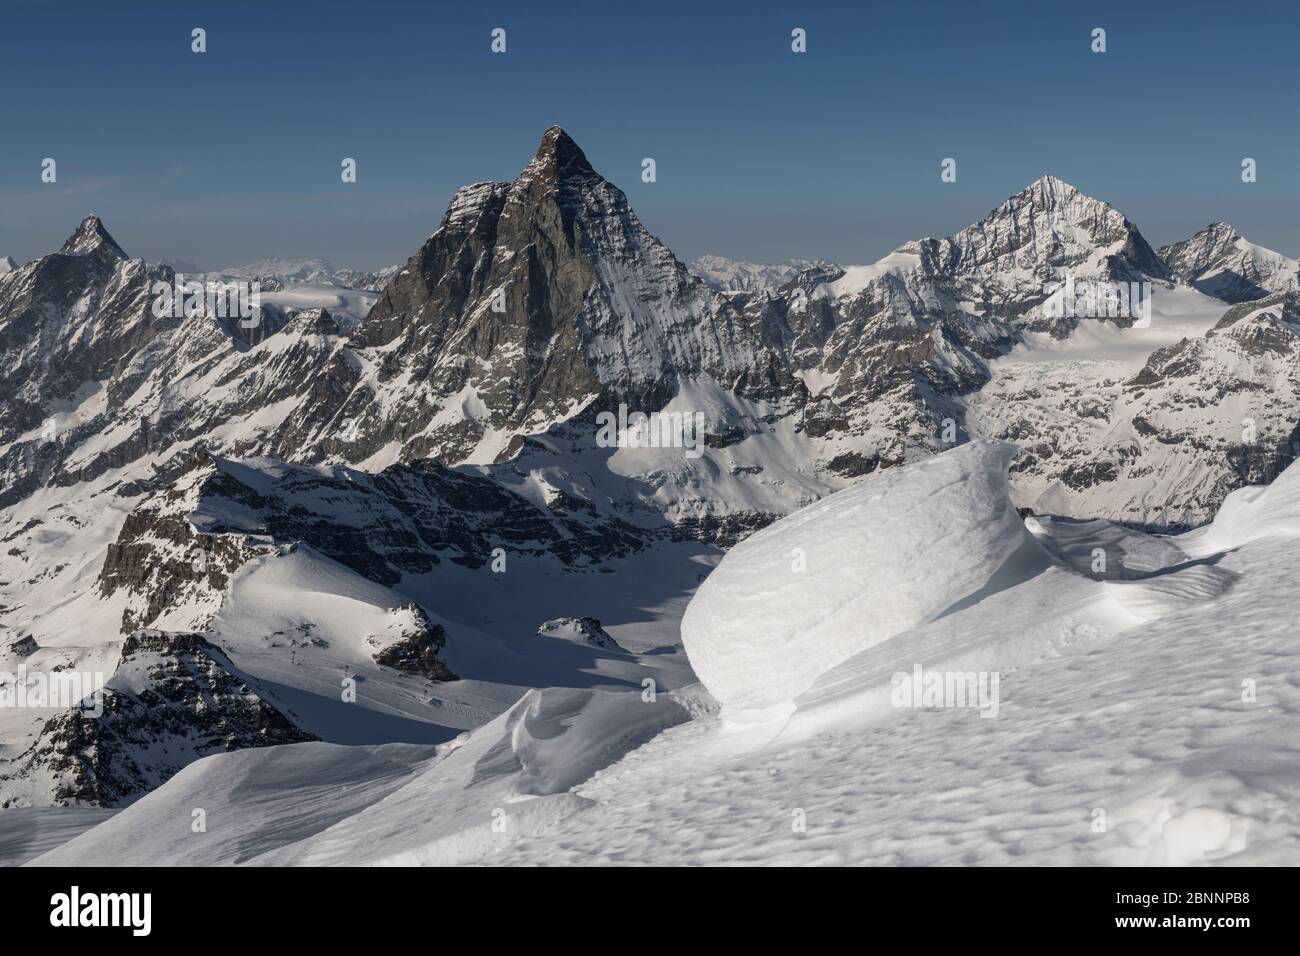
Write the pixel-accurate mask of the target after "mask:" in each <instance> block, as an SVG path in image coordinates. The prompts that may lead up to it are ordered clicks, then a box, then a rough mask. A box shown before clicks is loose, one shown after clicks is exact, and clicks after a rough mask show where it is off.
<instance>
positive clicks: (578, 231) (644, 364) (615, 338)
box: [354, 127, 794, 461]
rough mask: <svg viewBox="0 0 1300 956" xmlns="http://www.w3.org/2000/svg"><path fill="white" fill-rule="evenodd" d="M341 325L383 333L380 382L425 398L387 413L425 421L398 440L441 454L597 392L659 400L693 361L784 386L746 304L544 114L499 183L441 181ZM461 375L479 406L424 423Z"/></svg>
mask: <svg viewBox="0 0 1300 956" xmlns="http://www.w3.org/2000/svg"><path fill="white" fill-rule="evenodd" d="M354 341H355V343H356V344H357V345H360V346H363V347H371V348H374V347H385V348H386V350H387V352H386V354H387V355H389V356H391V358H389V359H388V360H386V361H385V363H384V365H383V366H382V368H381V370H380V382H381V383H389V382H396V381H399V380H401V381H416V380H418V381H420V382H422V383H423V384H424V387H425V388H426V389H427V393H428V399H427V405H428V410H427V411H421V410H420V409H419V407H418V405H417V404H416V403H414V402H412V403H407V407H408V411H407V415H408V416H409V418H408V420H407V421H406V422H404V423H403V426H402V427H403V428H404V430H405V432H406V433H408V434H409V433H411V432H414V431H422V432H425V434H426V437H425V438H424V439H423V440H422V441H420V442H418V443H416V444H415V445H413V446H412V453H413V454H431V455H436V456H438V457H440V458H443V459H444V460H449V461H456V460H459V459H460V458H462V457H464V456H465V455H466V454H468V453H469V452H470V451H471V450H472V449H473V448H474V447H475V446H476V445H477V444H478V442H479V440H480V439H481V438H482V437H483V433H484V430H485V427H491V428H493V429H498V430H522V429H525V428H526V426H527V425H528V424H529V423H530V422H531V423H540V422H546V421H553V420H557V419H560V418H563V417H566V416H567V415H568V414H571V413H572V410H573V409H574V408H575V407H577V406H580V405H581V404H583V403H584V402H588V401H590V400H592V399H595V398H597V397H605V398H608V399H612V400H614V401H625V402H627V403H628V404H629V405H631V406H632V407H633V408H647V409H649V408H659V407H661V406H662V405H663V404H664V403H665V402H666V401H667V400H668V399H669V398H670V397H671V396H672V395H673V394H674V392H675V391H676V387H677V385H678V383H679V382H680V381H681V380H683V379H684V378H688V377H692V376H697V375H701V374H707V375H710V376H713V377H714V378H715V379H716V380H718V381H723V382H727V383H735V387H736V391H738V392H740V393H742V394H746V395H751V396H765V397H772V396H779V395H781V394H783V393H785V392H788V391H789V390H790V389H792V388H793V387H794V382H793V380H792V379H791V378H790V377H789V375H788V374H785V373H784V372H783V370H782V368H781V365H780V363H779V362H777V361H776V360H775V358H774V356H773V355H771V354H770V352H769V350H768V349H767V348H766V347H765V346H764V345H763V343H762V342H761V341H760V337H759V335H758V334H757V332H756V330H755V329H754V328H752V327H751V324H750V323H749V322H748V321H747V320H746V317H745V316H744V315H742V314H741V313H740V312H738V311H737V310H736V309H734V308H732V306H731V305H730V303H729V302H728V300H727V299H726V298H725V297H723V296H720V295H717V294H716V293H714V292H712V291H711V290H709V289H708V288H706V287H705V286H704V285H703V284H702V283H701V282H700V281H699V280H698V279H696V278H695V277H694V276H692V275H690V273H689V272H688V271H687V270H686V268H685V267H684V266H683V265H682V264H681V263H680V262H678V261H677V260H676V259H675V258H674V257H673V255H672V253H671V252H669V251H668V250H667V248H665V247H664V246H663V245H662V244H661V243H660V242H659V241H658V240H656V239H655V238H654V237H653V236H651V235H650V234H649V233H648V232H646V230H645V229H644V228H643V227H642V226H641V224H640V222H639V221H638V220H637V218H636V215H635V213H633V212H632V210H631V208H630V207H629V205H628V202H627V197H626V196H625V195H624V194H623V193H622V191H620V190H619V189H617V188H616V187H614V186H613V185H611V184H610V183H609V182H607V181H606V180H605V179H604V178H602V177H601V176H600V175H599V174H598V173H597V172H596V171H595V170H594V169H592V167H591V164H590V163H588V162H587V158H586V156H584V155H583V153H582V150H580V149H579V148H578V146H577V144H576V143H574V142H573V140H572V139H571V138H569V136H568V135H567V134H566V133H565V132H564V131H563V130H561V129H559V128H558V127H554V128H552V129H550V130H548V131H547V133H546V135H545V136H544V137H543V139H542V143H541V146H540V147H539V149H538V151H537V155H536V156H535V157H534V159H533V161H532V162H531V163H529V164H528V166H527V167H526V168H525V169H524V171H523V172H522V173H521V174H520V176H519V178H518V179H517V180H515V182H514V183H510V184H506V183H477V184H475V185H473V186H468V187H466V188H464V189H462V190H460V191H459V192H458V193H457V194H456V196H455V198H454V199H453V200H452V203H451V206H450V207H449V209H448V210H447V214H446V216H445V217H444V218H443V221H442V226H441V228H439V230H438V231H437V232H436V233H435V234H434V235H433V236H432V237H431V238H430V239H429V241H428V242H426V243H425V245H424V247H423V248H422V249H421V250H420V251H419V252H418V253H417V254H416V255H415V256H414V257H413V258H412V259H411V260H410V262H408V263H407V265H406V267H405V269H404V270H402V272H401V273H400V274H399V275H397V276H396V277H394V278H393V280H392V281H391V282H390V284H389V285H388V286H387V288H386V289H385V292H384V295H383V297H382V298H381V299H380V301H379V302H378V303H377V304H376V305H375V307H374V308H373V309H372V310H371V312H370V315H369V316H367V318H366V321H365V322H364V323H362V325H361V326H360V327H359V328H358V329H357V331H356V333H355V334H354ZM466 390H470V391H472V392H473V393H474V394H475V395H477V396H478V398H479V399H480V400H481V401H482V402H483V403H484V404H485V405H486V406H487V408H488V410H489V411H488V415H487V417H486V419H484V420H480V421H469V420H460V421H457V422H455V423H453V424H450V425H448V426H446V427H442V428H438V429H435V430H434V431H433V432H427V431H426V428H427V425H428V423H429V422H430V421H431V420H432V419H433V418H434V416H435V409H436V408H437V407H440V406H441V405H442V404H443V403H445V401H447V400H449V399H450V398H451V397H452V396H455V395H459V394H462V393H464V392H465V391H466ZM374 425H375V428H377V429H378V430H379V431H380V433H382V434H397V431H396V430H395V426H394V424H393V423H391V422H390V423H387V424H381V423H379V422H375V423H374Z"/></svg>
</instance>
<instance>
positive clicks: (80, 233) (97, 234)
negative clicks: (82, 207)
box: [59, 215, 130, 259]
mask: <svg viewBox="0 0 1300 956" xmlns="http://www.w3.org/2000/svg"><path fill="white" fill-rule="evenodd" d="M100 249H104V250H106V251H108V252H109V253H111V254H112V255H114V256H116V257H117V258H119V259H127V258H130V257H129V256H127V254H126V253H125V252H124V251H123V250H122V247H121V246H119V245H118V244H117V242H116V241H115V240H114V239H113V237H112V236H110V235H109V234H108V230H107V229H105V228H104V223H103V222H102V221H101V220H100V218H99V217H98V216H93V215H92V216H87V217H86V218H85V219H83V220H81V225H79V226H78V227H77V230H76V232H74V233H73V234H72V235H70V236H69V237H68V239H67V241H66V242H64V243H63V248H62V249H60V250H59V251H60V252H64V253H67V254H69V255H76V256H80V255H85V254H86V253H90V252H97V251H99V250H100Z"/></svg>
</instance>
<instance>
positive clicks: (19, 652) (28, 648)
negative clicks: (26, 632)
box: [7, 636, 39, 657]
mask: <svg viewBox="0 0 1300 956" xmlns="http://www.w3.org/2000/svg"><path fill="white" fill-rule="evenodd" d="M37 650H39V648H38V647H37V645H36V638H34V637H31V636H28V637H20V638H19V639H18V640H16V641H14V642H13V643H12V644H10V645H9V647H8V648H7V651H8V653H10V654H12V655H13V656H14V657H31V656H32V655H33V654H35V653H36V651H37Z"/></svg>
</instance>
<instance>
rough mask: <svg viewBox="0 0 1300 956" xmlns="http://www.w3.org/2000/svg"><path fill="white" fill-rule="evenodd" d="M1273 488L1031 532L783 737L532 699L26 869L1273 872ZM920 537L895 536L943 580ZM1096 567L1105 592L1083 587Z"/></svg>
mask: <svg viewBox="0 0 1300 956" xmlns="http://www.w3.org/2000/svg"><path fill="white" fill-rule="evenodd" d="M985 455H986V459H985V463H986V464H991V463H992V462H993V461H996V460H997V455H996V453H994V452H986V453H985ZM945 457H948V456H942V457H941V458H939V459H936V461H938V462H940V463H942V462H943V458H945ZM955 460H957V459H955ZM967 464H968V465H969V464H970V462H968V463H967ZM939 470H942V467H940V469H939ZM968 470H971V469H968ZM900 473H901V472H900ZM907 474H909V475H911V476H912V479H913V480H915V481H916V483H917V484H918V485H919V486H921V487H923V488H928V489H931V490H933V489H935V487H936V486H940V485H941V483H940V482H935V481H934V480H933V475H930V476H927V475H926V474H925V472H924V471H916V470H913V469H909V470H908V472H907ZM1297 475H1300V469H1296V468H1292V469H1291V470H1290V471H1289V472H1288V473H1287V474H1286V475H1284V476H1283V478H1282V479H1281V480H1280V481H1279V483H1278V484H1277V486H1276V490H1275V491H1274V490H1273V489H1270V491H1273V493H1272V494H1269V493H1268V492H1259V491H1254V492H1251V493H1239V494H1238V495H1237V496H1234V498H1233V499H1232V501H1234V502H1237V504H1234V505H1233V506H1232V507H1225V510H1224V513H1223V515H1222V516H1221V518H1220V520H1219V521H1216V525H1215V526H1213V527H1211V528H1210V529H1209V531H1207V532H1203V533H1197V534H1193V535H1188V536H1184V537H1181V538H1175V539H1159V538H1154V537H1151V536H1149V535H1148V536H1144V535H1141V534H1133V533H1127V532H1124V531H1123V530H1122V529H1117V528H1115V527H1114V526H1112V525H1109V524H1108V523H1106V522H1102V521H1096V522H1087V523H1076V522H1050V521H1049V522H1043V521H1035V522H1034V523H1033V526H1032V533H1033V535H1034V537H1035V539H1036V540H1037V542H1038V545H1041V549H1040V550H1041V553H1042V554H1043V555H1045V556H1046V558H1047V559H1046V560H1042V561H1035V562H1029V563H1026V564H1021V565H1018V566H1017V568H1016V569H1015V570H1016V572H1017V573H1014V574H1000V575H995V577H994V579H993V580H991V581H989V582H988V583H987V584H986V585H985V586H984V587H982V588H980V589H979V590H978V591H976V592H975V593H973V594H971V595H969V596H968V598H967V599H966V600H963V601H958V602H957V603H956V604H955V605H953V606H951V607H950V608H949V609H948V611H947V613H944V614H942V615H940V616H938V617H928V618H925V619H922V620H919V621H917V622H916V623H915V625H914V626H911V627H908V628H905V629H904V630H902V631H901V632H899V633H896V634H894V635H893V636H892V637H890V638H889V639H887V640H883V641H879V642H877V643H874V644H871V645H870V646H865V647H864V648H863V649H860V650H858V651H857V652H856V653H850V654H849V655H847V656H845V657H844V658H843V659H842V660H840V661H839V662H838V663H836V664H835V665H834V666H831V667H830V668H829V669H827V670H825V671H823V672H822V673H820V675H818V676H817V677H816V679H815V680H813V681H812V682H811V685H810V686H808V687H807V688H806V689H804V690H802V692H801V693H799V694H798V696H797V697H795V699H794V702H793V707H792V708H791V712H790V713H789V715H788V719H785V720H780V721H774V722H769V723H766V724H752V723H751V724H746V725H737V724H735V723H733V722H731V721H729V720H726V719H724V718H723V717H720V716H718V715H717V713H716V707H715V706H714V705H712V704H711V702H710V700H709V697H708V695H707V694H706V693H704V692H703V690H702V689H697V690H696V691H694V692H692V691H690V690H684V691H679V692H676V693H675V694H673V695H671V697H669V696H666V695H660V696H659V699H658V700H659V702H658V703H655V704H651V703H649V702H648V701H646V700H645V699H644V698H643V697H642V696H641V695H639V694H637V693H636V692H635V691H611V692H593V691H579V690H569V691H563V692H549V691H541V692H530V693H529V694H528V695H526V696H525V698H524V699H523V700H521V701H520V702H519V703H518V704H517V705H515V707H513V708H511V709H510V710H509V711H507V712H506V713H505V714H503V715H502V716H501V717H499V718H497V719H496V720H494V721H492V722H491V723H489V724H488V725H486V726H484V727H482V728H479V729H478V730H475V731H472V732H470V733H468V734H466V735H463V736H462V737H461V738H458V739H457V741H455V742H453V743H451V744H446V745H443V746H442V747H439V748H438V749H437V750H436V752H435V751H431V750H429V749H427V748H413V747H401V746H396V745H387V746H384V747H376V748H369V747H363V748H338V747H336V746H333V745H329V744H301V745H295V746H293V747H290V748H275V749H270V750H261V751H246V752H240V753H234V754H228V755H220V756H216V757H212V758H209V759H206V760H203V761H200V762H198V763H196V764H193V765H191V766H190V767H189V768H187V769H186V770H184V771H182V772H181V773H180V774H178V775H177V776H176V777H174V778H173V779H172V780H171V781H170V782H169V783H167V784H166V785H164V786H163V787H161V788H160V789H159V790H157V791H155V792H154V793H152V794H150V795H149V796H147V797H145V798H144V799H142V800H141V801H139V802H138V803H137V804H135V805H134V806H132V807H130V808H128V809H127V810H125V811H123V812H121V813H119V814H118V815H116V816H114V817H113V818H111V819H109V820H107V821H105V822H103V823H101V824H100V825H98V826H96V827H94V828H92V829H90V830H88V831H86V832H84V833H82V834H81V835H80V836H77V837H76V838H74V839H72V840H70V841H69V842H68V843H66V844H65V845H64V846H62V847H61V848H59V849H57V850H54V851H52V852H49V853H46V854H44V855H43V856H41V857H39V858H38V859H36V860H35V861H34V862H35V863H37V864H55V863H62V864H67V863H95V862H106V861H113V862H133V861H136V862H146V861H147V862H158V863H169V862H173V863H174V862H224V863H238V862H252V863H273V862H313V863H450V862H491V863H525V864H542V865H554V864H565V863H622V864H682V863H687V864H710V863H711V864H718V863H760V864H769V863H786V864H827V863H852V864H1001V865H1043V864H1052V865H1098V864H1101V865H1107V864H1139V865H1142V864H1146V865H1152V864H1163V865H1194V864H1234V865H1239V864H1270V863H1273V864H1287V863H1291V864H1294V863H1295V862H1296V861H1297V860H1298V859H1300V801H1297V798H1296V793H1297V787H1298V786H1300V753H1297V751H1298V750H1300V687H1297V685H1296V681H1295V678H1294V675H1295V674H1296V673H1298V672H1300V645H1298V644H1297V642H1296V641H1295V640H1294V634H1295V631H1296V625H1297V623H1300V621H1298V620H1297V619H1298V618H1300V608H1297V606H1296V602H1295V601H1294V599H1293V597H1292V596H1291V595H1292V594H1293V588H1292V582H1291V580H1290V579H1291V577H1292V576H1293V575H1292V570H1291V569H1292V568H1293V567H1294V565H1295V562H1296V560H1297V559H1300V540H1298V538H1300V536H1298V535H1297V531H1300V508H1297V507H1296V505H1297V504H1300V492H1297V491H1295V490H1294V489H1295V488H1296V486H1297V485H1300V478H1298V477H1297ZM1266 498H1267V499H1268V500H1267V503H1266ZM829 500H830V501H831V502H850V499H849V498H848V497H847V496H835V497H833V498H832V499H829ZM850 503H851V502H850ZM1247 517H1249V518H1250V519H1251V520H1250V522H1249V523H1248V526H1247V524H1246V523H1243V522H1245V519H1246V518H1247ZM797 518H798V516H796V517H795V518H791V519H785V521H783V522H780V523H778V524H777V525H775V526H774V527H773V532H772V533H773V535H780V534H783V532H782V530H781V526H782V525H783V524H786V523H789V522H795V521H797ZM846 523H850V522H846ZM812 530H816V526H815V525H814V526H812ZM932 531H933V529H932V528H931V529H923V528H918V530H917V534H916V536H915V539H913V540H908V539H907V538H906V537H905V535H903V534H902V532H900V533H899V536H898V537H897V538H896V539H895V541H896V543H897V545H899V546H900V547H913V548H915V549H916V551H917V552H918V553H921V552H925V551H927V550H928V551H931V552H934V554H932V557H931V563H932V564H933V565H934V566H936V567H940V568H942V567H944V566H945V565H947V564H952V563H955V560H954V558H953V557H952V552H953V551H955V550H959V548H956V547H954V544H953V543H952V542H951V541H950V540H946V539H943V538H927V537H926V535H927V533H928V532H932ZM1210 532H1214V533H1215V534H1217V535H1219V537H1218V538H1217V539H1215V536H1214V534H1211V533H1210ZM927 541H928V545H927ZM1090 544H1091V545H1092V547H1089V545H1090ZM1224 544H1226V545H1227V546H1229V547H1232V548H1233V549H1234V550H1231V551H1228V552H1223V551H1221V550H1216V548H1217V547H1220V546H1223V545H1224ZM1038 545H1036V546H1035V547H1037V546H1038ZM1094 548H1096V549H1100V550H1101V551H1102V552H1103V553H1104V554H1105V555H1106V556H1107V559H1108V561H1109V562H1110V563H1112V564H1115V565H1118V566H1122V567H1123V568H1124V569H1125V571H1124V573H1123V574H1122V575H1119V576H1115V575H1111V576H1108V577H1100V578H1099V577H1094V576H1093V575H1092V574H1090V573H1088V571H1089V569H1090V568H1091V566H1092V561H1093V560H1094V551H1093V549H1094ZM1207 569H1213V570H1215V571H1217V572H1219V573H1217V574H1215V575H1209V576H1207ZM823 573H824V574H826V575H828V576H840V577H844V578H849V579H854V578H856V576H857V575H859V573H860V571H859V569H856V568H853V567H850V566H846V565H845V564H843V563H839V564H833V565H830V566H828V567H826V568H824V569H823ZM782 577H784V572H783V571H777V572H775V578H774V580H773V582H772V583H773V585H774V586H778V587H779V586H780V585H781V578H782ZM1211 579H1212V580H1211ZM1207 581H1210V582H1211V586H1205V584H1206V582H1207ZM810 586H811V585H810ZM819 586H824V585H819ZM1153 593H1158V594H1162V595H1163V596H1164V598H1163V600H1162V601H1161V602H1158V606H1155V607H1154V613H1152V608H1153V605H1152V604H1151V602H1150V601H1149V597H1150V595H1151V594H1153ZM699 600H705V601H707V600H709V598H708V597H707V595H705V594H704V593H703V592H702V596H701V598H700V599H699ZM884 604H885V598H884V597H883V596H882V597H881V598H880V600H879V605H878V606H881V607H883V606H884ZM1135 609H1136V610H1135ZM734 610H735V612H736V613H737V614H738V615H740V616H742V617H743V618H744V621H743V623H747V624H748V625H750V627H751V628H752V629H754V630H755V631H757V630H759V629H761V628H762V627H763V626H764V624H765V623H766V619H767V616H768V615H769V614H770V607H769V606H768V605H767V604H765V603H763V602H755V603H754V604H753V605H752V606H751V607H743V606H741V605H736V606H735V608H734ZM1139 612H1140V613H1139ZM865 616H869V615H864V617H865ZM918 664H919V665H921V666H923V667H925V668H927V669H930V670H939V671H942V672H944V673H949V672H953V671H957V672H972V673H980V672H983V673H997V674H999V677H1000V684H999V693H998V699H997V701H996V703H997V708H996V711H997V712H996V716H990V715H988V714H987V713H985V712H982V711H980V710H977V709H975V708H971V707H961V706H948V707H912V708H909V707H900V706H896V702H895V699H894V690H895V687H896V683H895V679H896V677H897V675H899V674H900V673H901V674H904V675H905V674H907V673H910V672H911V671H912V669H913V668H914V667H915V666H916V665H918ZM759 676H760V677H761V676H762V675H759ZM606 695H608V696H606ZM668 701H671V702H672V703H671V704H670V709H669V710H668V711H662V710H660V709H659V707H660V706H661V705H662V704H663V703H666V702H668ZM672 708H678V709H679V710H680V711H681V712H680V713H679V712H678V710H674V709H672ZM687 716H689V717H691V718H692V719H690V720H686V719H685V718H686V717H687ZM587 718H598V719H594V720H591V719H587ZM521 728H522V729H521ZM638 745H639V746H638ZM598 755H599V756H598ZM194 806H204V807H205V808H207V810H208V814H209V821H210V824H211V821H215V823H214V824H211V825H210V826H209V830H208V832H207V833H205V834H202V835H196V834H193V833H191V832H190V830H189V820H190V811H191V809H192V807H194ZM494 821H496V822H497V823H498V827H497V828H494V827H493V822H494Z"/></svg>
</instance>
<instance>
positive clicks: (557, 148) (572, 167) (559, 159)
mask: <svg viewBox="0 0 1300 956" xmlns="http://www.w3.org/2000/svg"><path fill="white" fill-rule="evenodd" d="M596 175H597V173H596V171H595V170H594V169H592V167H591V163H589V162H587V157H586V155H585V154H584V153H583V152H582V149H581V148H580V147H579V146H578V144H577V143H575V142H574V141H573V137H571V136H570V135H569V134H568V133H566V132H565V131H564V130H563V129H562V128H561V127H559V126H552V127H551V128H550V129H548V130H547V131H546V132H545V133H544V134H543V135H542V142H541V144H540V145H539V146H538V147H537V154H536V155H535V156H534V157H533V159H532V161H531V162H530V163H529V164H528V165H527V166H526V167H525V168H524V171H523V172H522V173H521V174H520V177H519V178H520V179H531V178H533V177H536V176H541V177H542V178H544V179H548V180H553V181H556V182H559V181H563V180H571V179H585V178H587V177H594V176H596Z"/></svg>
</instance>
